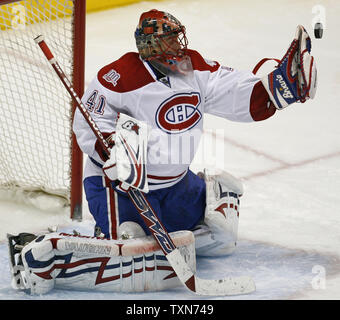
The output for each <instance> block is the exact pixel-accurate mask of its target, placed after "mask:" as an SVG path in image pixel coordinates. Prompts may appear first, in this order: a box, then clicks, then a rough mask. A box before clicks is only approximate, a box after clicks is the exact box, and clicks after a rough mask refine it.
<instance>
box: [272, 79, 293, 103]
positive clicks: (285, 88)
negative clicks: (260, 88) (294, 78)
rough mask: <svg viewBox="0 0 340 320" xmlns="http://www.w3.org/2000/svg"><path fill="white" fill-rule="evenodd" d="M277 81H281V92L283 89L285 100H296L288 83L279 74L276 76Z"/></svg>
mask: <svg viewBox="0 0 340 320" xmlns="http://www.w3.org/2000/svg"><path fill="white" fill-rule="evenodd" d="M276 80H277V81H279V83H280V85H281V88H280V91H282V90H281V89H283V94H282V96H283V97H284V98H285V99H292V98H294V97H293V95H292V93H291V92H290V90H289V88H288V86H287V84H286V82H285V81H284V79H283V77H282V76H281V75H280V74H278V75H277V76H276Z"/></svg>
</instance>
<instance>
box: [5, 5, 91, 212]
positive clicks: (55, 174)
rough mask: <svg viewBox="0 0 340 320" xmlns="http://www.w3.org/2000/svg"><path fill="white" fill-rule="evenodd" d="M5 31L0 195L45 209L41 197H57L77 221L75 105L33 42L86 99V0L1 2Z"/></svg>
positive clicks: (79, 168)
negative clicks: (41, 40) (43, 46)
mask: <svg viewBox="0 0 340 320" xmlns="http://www.w3.org/2000/svg"><path fill="white" fill-rule="evenodd" d="M0 28H1V30H0V106H1V117H0V132H1V133H0V149H1V152H0V195H2V197H6V198H8V197H14V200H20V201H21V200H22V199H23V198H25V199H26V200H28V201H29V202H30V203H33V204H34V201H36V202H37V204H38V206H40V207H43V203H41V201H40V202H39V200H37V199H39V197H38V196H37V195H43V196H44V197H43V199H46V195H51V196H52V197H55V199H58V200H57V201H56V203H58V204H61V203H62V205H63V206H69V207H70V214H71V217H72V218H76V219H78V218H80V217H81V216H80V215H81V195H82V191H81V190H82V189H81V188H82V187H81V186H82V181H81V171H82V157H81V152H80V151H79V148H78V146H77V145H76V143H75V138H74V136H73V134H72V116H73V103H72V100H71V98H70V96H69V94H68V92H67V91H66V90H65V88H64V87H63V85H62V83H61V81H60V79H59V78H58V77H57V76H56V75H55V73H54V72H53V70H52V68H51V66H50V65H49V63H48V61H47V60H46V58H45V56H44V55H43V54H42V52H41V50H40V49H39V47H38V46H37V44H36V43H35V42H34V38H35V37H37V36H38V35H43V36H44V37H45V39H46V42H47V43H48V44H49V46H50V47H51V49H52V50H53V52H54V54H55V56H56V58H57V59H58V61H59V64H60V65H61V66H62V67H63V69H64V71H65V73H66V74H67V75H68V76H69V78H70V79H71V81H72V82H73V86H74V88H75V89H76V91H77V93H78V94H79V95H82V93H83V86H84V84H83V81H84V80H83V78H84V69H83V64H84V38H85V36H84V34H85V32H84V30H85V1H83V0H79V1H77V0H73V1H63V0H25V1H6V0H5V1H1V2H0ZM61 200H62V201H61ZM42 202H45V201H42ZM48 203H50V202H48V201H46V204H47V205H49V204H48Z"/></svg>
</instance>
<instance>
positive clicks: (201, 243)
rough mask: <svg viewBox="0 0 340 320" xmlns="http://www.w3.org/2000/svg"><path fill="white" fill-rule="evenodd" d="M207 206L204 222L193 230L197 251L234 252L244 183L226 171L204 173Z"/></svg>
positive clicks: (203, 252)
mask: <svg viewBox="0 0 340 320" xmlns="http://www.w3.org/2000/svg"><path fill="white" fill-rule="evenodd" d="M204 179H205V181H206V210H205V217H204V224H203V225H202V226H200V227H199V228H197V229H196V230H195V231H194V235H195V238H196V253H197V254H198V255H202V256H219V255H227V254H231V253H233V252H234V250H235V247H236V242H237V232H238V221H239V207H240V200H239V197H240V196H241V195H242V194H243V186H242V183H241V182H240V181H239V180H238V179H236V178H235V177H233V176H232V175H230V174H228V173H226V172H223V171H221V172H218V173H216V174H208V173H207V172H206V173H205V177H204Z"/></svg>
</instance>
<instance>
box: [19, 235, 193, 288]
mask: <svg viewBox="0 0 340 320" xmlns="http://www.w3.org/2000/svg"><path fill="white" fill-rule="evenodd" d="M170 236H171V238H172V240H173V241H174V243H175V245H176V246H177V247H178V249H179V251H180V252H181V254H182V255H183V257H184V259H185V260H186V261H187V263H188V265H189V267H190V269H192V271H193V272H195V271H196V254H195V245H194V236H193V233H192V232H190V231H177V232H172V233H170ZM21 257H22V261H23V266H24V272H25V277H26V279H27V282H28V285H27V287H28V289H29V291H30V293H31V294H45V293H47V292H49V291H50V290H51V289H53V288H61V289H69V290H86V291H88V290H95V291H109V292H141V291H160V290H166V289H169V288H174V287H177V286H181V285H182V284H181V282H180V281H179V279H178V278H177V276H176V274H175V273H174V270H173V269H172V267H171V265H170V264H169V262H168V261H167V258H166V257H165V255H164V254H163V252H162V251H161V250H160V249H159V245H158V243H157V242H156V241H155V240H154V239H153V237H152V236H144V237H140V238H136V239H128V240H106V239H100V238H94V237H87V236H79V235H77V236H76V235H69V234H64V233H50V234H47V235H43V236H40V237H38V238H37V239H35V240H34V241H32V242H31V243H29V244H28V245H26V246H25V247H24V248H23V249H22V251H21Z"/></svg>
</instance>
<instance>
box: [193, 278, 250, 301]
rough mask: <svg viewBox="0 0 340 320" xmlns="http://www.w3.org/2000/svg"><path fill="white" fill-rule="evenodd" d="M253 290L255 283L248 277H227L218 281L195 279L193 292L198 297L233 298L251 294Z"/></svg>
mask: <svg viewBox="0 0 340 320" xmlns="http://www.w3.org/2000/svg"><path fill="white" fill-rule="evenodd" d="M255 290H256V286H255V282H254V280H253V279H252V278H251V277H248V276H242V277H235V278H231V277H228V278H224V279H220V280H210V279H201V278H197V277H195V292H196V293H197V294H199V295H205V296H233V295H242V294H248V293H252V292H254V291H255Z"/></svg>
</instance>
